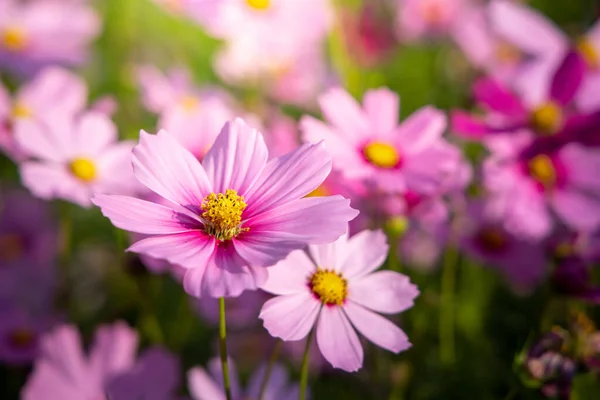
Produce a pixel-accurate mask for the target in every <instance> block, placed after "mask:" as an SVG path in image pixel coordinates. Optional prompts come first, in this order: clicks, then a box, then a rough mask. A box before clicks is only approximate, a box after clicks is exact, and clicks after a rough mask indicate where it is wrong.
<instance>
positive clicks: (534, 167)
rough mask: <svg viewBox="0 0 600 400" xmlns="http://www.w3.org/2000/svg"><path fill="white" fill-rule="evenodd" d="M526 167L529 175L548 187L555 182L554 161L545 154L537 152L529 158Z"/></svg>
mask: <svg viewBox="0 0 600 400" xmlns="http://www.w3.org/2000/svg"><path fill="white" fill-rule="evenodd" d="M527 167H528V169H529V173H530V174H531V177H532V178H533V179H535V180H536V181H537V182H539V183H540V184H541V185H542V186H544V187H545V188H547V189H549V188H552V187H553V186H554V185H555V184H556V178H557V176H556V168H555V167H554V162H553V161H552V159H551V158H550V157H548V156H547V155H545V154H538V155H537V156H535V157H533V158H532V159H531V160H529V162H528V164H527Z"/></svg>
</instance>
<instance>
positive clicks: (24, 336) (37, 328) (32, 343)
mask: <svg viewBox="0 0 600 400" xmlns="http://www.w3.org/2000/svg"><path fill="white" fill-rule="evenodd" d="M47 300H50V299H47ZM49 326H50V321H49V319H48V318H47V317H41V318H40V316H33V315H31V314H30V313H29V312H27V311H25V310H20V309H18V308H17V307H12V308H0V360H2V361H3V362H5V363H8V364H12V365H20V364H28V363H30V362H31V361H33V360H34V359H35V357H37V355H38V350H39V349H38V341H39V337H40V335H42V334H43V332H44V331H45V330H46V329H47V328H48V327H49Z"/></svg>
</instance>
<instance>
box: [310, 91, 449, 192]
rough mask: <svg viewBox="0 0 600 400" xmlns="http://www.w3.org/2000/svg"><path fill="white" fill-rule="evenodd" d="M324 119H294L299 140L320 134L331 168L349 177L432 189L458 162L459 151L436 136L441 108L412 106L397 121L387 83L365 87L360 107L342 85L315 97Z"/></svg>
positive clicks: (442, 124) (391, 187)
mask: <svg viewBox="0 0 600 400" xmlns="http://www.w3.org/2000/svg"><path fill="white" fill-rule="evenodd" d="M319 104H320V105H321V110H322V111H323V114H324V117H325V120H326V121H327V123H323V122H321V121H319V120H317V119H315V118H313V117H309V116H306V117H303V118H302V120H301V121H300V126H301V130H302V131H303V135H304V136H303V138H304V140H305V141H309V142H315V141H319V140H325V144H326V146H327V148H328V150H329V151H330V152H331V154H332V155H333V160H334V169H335V170H337V171H339V172H340V173H341V174H343V175H344V177H345V178H347V179H349V180H366V181H369V182H372V183H374V184H375V186H377V187H378V188H379V189H380V190H383V191H388V192H398V191H405V190H407V189H411V190H414V191H416V192H419V193H431V192H432V191H435V190H436V189H437V188H438V187H439V186H440V185H441V184H442V183H443V182H444V181H445V180H446V179H447V177H448V176H449V175H453V174H454V173H455V170H456V169H457V168H458V165H459V160H460V151H459V150H458V149H456V148H455V147H454V146H452V145H450V144H449V143H447V142H446V141H445V140H444V139H443V138H442V137H441V136H442V134H443V133H444V130H445V129H446V117H445V115H444V113H443V112H442V111H440V110H437V109H435V108H433V107H425V108H422V109H421V110H419V111H417V112H416V113H415V114H413V115H412V116H411V117H409V118H408V119H407V120H406V121H404V122H403V123H402V124H400V125H398V108H399V98H398V96H397V95H396V94H395V93H393V92H392V91H390V90H389V89H385V88H384V89H377V90H370V91H368V92H367V93H366V94H365V96H364V99H363V107H362V108H361V107H360V105H359V104H358V103H357V102H356V101H355V100H354V99H353V98H352V97H351V96H350V95H349V94H348V93H347V92H345V91H344V90H343V89H331V90H329V91H328V92H326V93H325V94H323V95H321V96H320V97H319Z"/></svg>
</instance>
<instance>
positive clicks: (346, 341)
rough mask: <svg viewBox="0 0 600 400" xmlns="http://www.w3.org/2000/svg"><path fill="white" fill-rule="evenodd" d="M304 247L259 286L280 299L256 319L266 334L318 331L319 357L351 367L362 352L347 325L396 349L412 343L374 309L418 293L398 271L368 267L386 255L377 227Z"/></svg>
mask: <svg viewBox="0 0 600 400" xmlns="http://www.w3.org/2000/svg"><path fill="white" fill-rule="evenodd" d="M308 251H309V253H310V256H309V254H308V253H306V252H305V251H304V250H298V251H294V252H292V253H290V255H289V256H288V258H286V259H285V260H283V261H281V262H279V263H278V264H276V265H275V266H273V267H272V268H269V278H268V279H267V281H266V283H265V284H264V285H263V286H262V289H263V290H265V291H267V292H269V293H273V294H275V295H278V296H277V297H275V298H273V299H271V300H269V301H267V302H266V303H265V305H264V306H263V308H262V310H261V313H260V318H261V319H262V320H263V322H264V326H265V328H266V329H267V330H268V331H269V333H270V334H271V335H272V336H274V337H279V338H281V339H283V340H285V341H296V340H300V339H303V338H305V337H306V336H307V335H308V333H309V332H310V331H311V330H312V329H316V330H317V331H316V338H317V344H318V345H319V349H320V350H321V353H322V354H323V356H324V357H325V359H326V360H327V361H329V362H330V363H331V365H332V366H333V367H335V368H341V369H343V370H346V371H349V372H352V371H356V370H358V369H359V368H360V367H361V366H362V363H363V349H362V346H361V344H360V341H359V339H358V336H357V335H356V332H355V331H354V328H353V327H352V326H354V327H355V328H356V329H357V330H358V331H359V332H360V333H362V334H363V335H364V336H365V337H366V338H367V339H369V340H370V341H372V342H373V343H375V344H376V345H378V346H380V347H383V348H385V349H387V350H390V351H393V352H395V353H398V352H400V351H402V350H406V349H408V348H409V347H410V346H411V344H410V342H409V341H408V338H407V337H406V335H405V334H404V332H403V331H402V330H401V329H400V328H398V327H397V326H396V325H394V324H393V323H392V322H391V321H389V320H388V319H386V318H383V317H381V316H379V315H378V314H377V313H378V312H379V313H385V314H393V313H398V312H401V311H404V310H406V309H408V308H410V307H412V306H413V300H414V298H415V297H416V296H417V295H418V294H419V291H418V290H417V287H416V286H414V285H413V284H411V283H410V281H409V279H408V277H406V276H404V275H401V274H399V273H397V272H393V271H379V272H373V271H374V270H375V269H377V268H378V267H379V266H381V264H383V262H384V261H385V259H386V257H387V252H388V245H387V243H386V237H385V235H384V234H383V233H382V232H381V231H362V232H360V233H358V234H356V235H354V236H352V237H351V238H348V236H346V235H344V236H342V237H340V238H339V239H338V240H336V241H335V242H333V243H330V244H326V245H320V246H309V247H308ZM375 293H376V294H377V295H376V296H375V295H374V294H375ZM315 325H316V327H314V326H315ZM313 327H314V328H313Z"/></svg>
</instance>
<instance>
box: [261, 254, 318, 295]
mask: <svg viewBox="0 0 600 400" xmlns="http://www.w3.org/2000/svg"><path fill="white" fill-rule="evenodd" d="M315 271H316V266H315V264H313V262H312V260H311V259H310V258H309V257H308V255H307V254H306V252H305V251H304V250H295V251H292V252H291V253H290V254H289V255H288V256H287V258H286V259H285V260H282V261H280V262H278V263H277V264H276V265H274V266H272V267H269V268H267V273H268V275H269V277H268V278H267V281H266V282H265V283H264V284H263V285H262V286H261V287H260V288H261V289H262V290H264V291H265V292H269V293H272V294H278V295H287V294H293V293H298V292H306V288H307V286H306V284H307V282H308V280H309V278H310V276H311V275H312V274H313V273H314V272H315Z"/></svg>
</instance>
